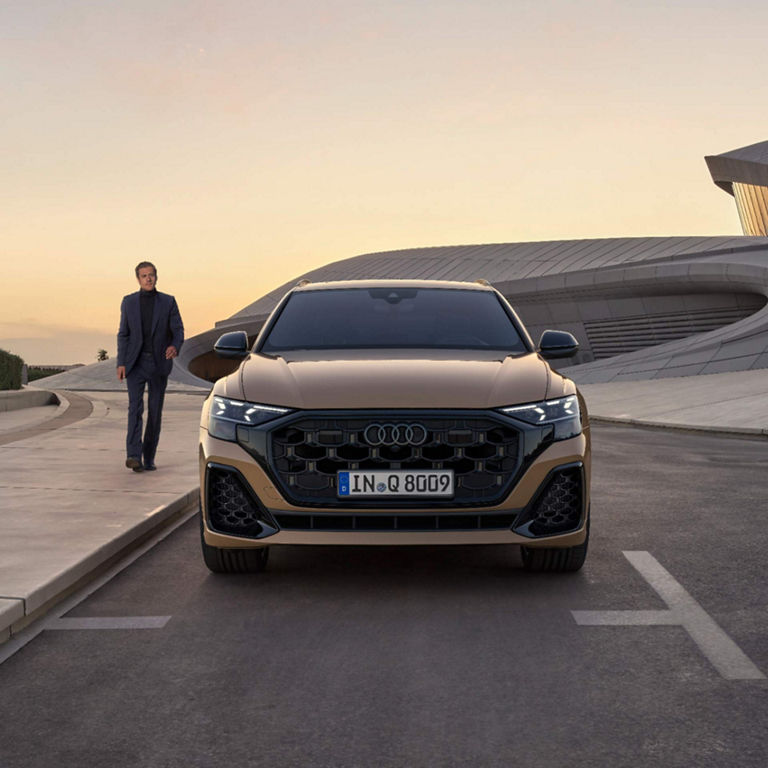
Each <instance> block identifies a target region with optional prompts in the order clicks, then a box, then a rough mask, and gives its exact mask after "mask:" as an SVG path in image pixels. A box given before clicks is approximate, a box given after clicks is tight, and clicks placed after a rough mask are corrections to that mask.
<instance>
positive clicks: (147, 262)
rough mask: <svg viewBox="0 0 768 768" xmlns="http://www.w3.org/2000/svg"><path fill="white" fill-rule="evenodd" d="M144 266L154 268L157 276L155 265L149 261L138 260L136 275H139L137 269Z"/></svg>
mask: <svg viewBox="0 0 768 768" xmlns="http://www.w3.org/2000/svg"><path fill="white" fill-rule="evenodd" d="M144 267H152V269H154V270H155V277H157V267H156V266H155V265H154V264H153V263H152V262H151V261H140V262H139V263H138V264H137V265H136V277H137V278H138V277H139V270H140V269H144Z"/></svg>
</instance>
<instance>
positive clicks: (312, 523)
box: [275, 512, 517, 532]
mask: <svg viewBox="0 0 768 768" xmlns="http://www.w3.org/2000/svg"><path fill="white" fill-rule="evenodd" d="M516 518H517V513H516V512H495V513H487V514H461V513H459V514H456V513H454V514H444V515H439V514H438V515H435V514H432V515H420V514H418V513H410V514H403V515H398V514H395V515H386V514H379V513H369V514H363V515H355V514H350V515H346V514H343V512H342V513H336V514H322V513H321V514H295V513H275V519H276V520H277V523H278V525H279V526H280V528H281V529H282V530H283V531H373V532H386V531H392V532H396V531H411V532H413V531H425V532H426V531H497V530H498V531H508V530H510V528H511V527H512V525H513V523H514V522H515V519H516Z"/></svg>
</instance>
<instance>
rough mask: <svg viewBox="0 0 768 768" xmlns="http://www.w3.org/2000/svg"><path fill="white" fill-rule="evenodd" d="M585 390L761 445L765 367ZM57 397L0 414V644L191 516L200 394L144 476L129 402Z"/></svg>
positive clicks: (167, 425)
mask: <svg viewBox="0 0 768 768" xmlns="http://www.w3.org/2000/svg"><path fill="white" fill-rule="evenodd" d="M41 384H42V382H41ZM581 389H582V392H583V393H584V396H585V398H586V400H587V405H588V408H589V410H590V415H591V418H592V419H593V420H595V421H598V422H599V421H609V422H618V423H628V424H636V425H641V426H655V427H665V428H676V429H686V430H704V431H708V432H723V433H732V434H738V435H752V436H755V437H764V436H768V397H766V393H767V392H768V370H758V371H746V372H739V373H723V374H712V375H709V376H693V377H686V378H677V379H658V380H650V381H636V382H622V383H605V384H588V385H584V386H583V387H582V388H581ZM54 394H55V395H56V398H57V401H58V402H54V403H51V404H47V405H38V402H39V400H37V399H34V398H32V399H30V400H29V402H30V405H29V407H25V408H19V409H11V408H8V409H4V410H0V531H2V535H1V536H0V643H2V642H4V641H6V640H8V639H9V638H10V637H11V636H13V635H14V634H16V633H18V632H19V631H21V630H22V629H23V628H24V627H25V626H27V625H28V624H30V623H31V622H32V621H34V620H35V619H37V618H39V617H40V616H42V615H44V614H45V613H46V611H48V610H49V609H50V608H51V607H53V606H54V605H55V604H56V603H58V602H60V601H61V600H63V599H64V598H65V597H67V596H68V595H69V594H71V593H72V592H73V591H75V590H77V589H78V588H80V587H81V586H83V585H84V584H85V583H87V582H88V581H89V580H91V579H93V578H95V577H96V576H97V575H98V574H100V573H102V572H103V571H104V570H106V569H107V568H108V567H109V566H110V565H112V564H113V563H114V562H116V561H117V560H118V559H120V558H121V557H123V556H124V555H125V554H126V553H127V552H129V551H130V550H131V549H133V548H135V547H136V546H138V545H139V544H140V543H141V542H143V541H144V540H146V539H147V538H148V537H149V536H151V535H153V533H155V532H156V531H157V530H158V529H160V528H162V527H163V526H167V525H170V524H171V523H173V522H175V521H177V520H178V519H179V518H181V517H184V516H186V515H190V514H192V513H193V511H194V510H195V509H196V508H197V496H198V475H197V440H198V420H199V414H200V407H201V405H202V401H203V393H202V392H201V393H196V394H189V393H184V392H178V391H176V392H174V391H171V392H168V393H167V395H166V400H165V408H164V411H163V430H162V435H161V439H160V446H159V449H158V454H157V457H156V458H157V466H158V470H157V471H156V472H142V473H136V472H132V471H130V470H127V469H126V468H125V466H124V462H125V448H124V446H125V421H126V410H127V397H126V395H125V394H124V393H121V392H107V391H91V392H82V391H81V392H78V393H73V392H70V391H64V390H56V391H55V392H54Z"/></svg>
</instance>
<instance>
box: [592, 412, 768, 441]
mask: <svg viewBox="0 0 768 768" xmlns="http://www.w3.org/2000/svg"><path fill="white" fill-rule="evenodd" d="M589 421H590V423H591V422H595V424H626V425H628V426H631V427H649V428H651V429H673V430H676V431H678V432H709V433H712V434H715V435H733V436H735V437H768V429H763V428H762V427H716V426H705V425H703V424H702V425H697V424H674V423H672V422H669V421H651V420H650V419H625V418H620V417H618V416H594V415H593V414H591V413H590V414H589Z"/></svg>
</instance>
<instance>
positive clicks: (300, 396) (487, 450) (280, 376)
mask: <svg viewBox="0 0 768 768" xmlns="http://www.w3.org/2000/svg"><path fill="white" fill-rule="evenodd" d="M214 349H215V350H216V353H217V354H218V355H220V356H222V357H225V358H230V359H233V360H242V362H240V364H239V367H237V370H235V371H234V372H233V373H231V374H230V375H228V376H225V377H224V378H221V379H219V380H218V381H217V382H216V383H215V385H214V386H213V389H212V391H211V393H210V394H209V396H208V398H207V399H206V400H205V403H204V405H203V409H202V417H201V424H200V488H201V515H200V523H201V543H202V551H203V558H204V561H205V563H206V565H207V566H208V567H209V568H210V569H211V570H212V571H214V572H255V571H260V570H262V569H263V568H264V567H265V566H266V563H267V559H268V555H269V547H271V546H272V545H279V544H335V545H339V544H349V545H374V544H375V545H381V544H388V545H389V544H391V545H413V544H415V545H434V544H451V545H456V544H513V545H518V546H520V547H521V553H522V562H523V565H524V567H525V568H527V569H529V570H536V571H541V570H546V571H576V570H578V569H579V568H580V567H581V566H582V564H583V563H584V559H585V557H586V553H587V542H588V535H589V482H590V438H589V424H588V418H587V410H586V407H585V404H584V400H583V398H582V396H581V395H580V393H579V392H578V390H577V388H576V385H575V384H574V383H573V381H571V380H570V379H568V378H566V377H565V376H562V375H560V374H559V373H557V372H556V371H555V370H553V369H552V368H551V367H550V365H549V363H548V362H547V361H548V360H549V359H555V358H564V357H570V356H572V355H573V354H574V353H575V352H576V350H577V349H578V343H577V342H576V340H575V339H574V337H573V336H571V335H570V334H569V333H565V332H563V331H545V332H544V333H543V334H542V337H541V339H540V341H539V343H538V345H535V344H534V343H533V342H532V340H531V338H530V337H529V335H528V333H527V331H526V330H525V328H524V327H523V325H522V323H521V322H520V320H519V319H518V317H517V315H516V314H515V312H514V311H513V309H512V308H511V307H510V305H509V304H508V303H507V301H506V300H505V299H504V297H503V296H502V295H501V294H500V293H499V292H498V291H496V290H495V289H494V288H493V287H491V286H490V285H489V284H488V283H486V282H485V281H478V282H476V283H462V282H444V281H431V280H367V281H358V280H354V281H353V280H350V281H339V282H327V283H316V284H312V283H307V282H306V281H304V282H302V283H300V284H299V285H298V286H296V287H295V288H293V289H292V290H291V291H289V292H288V293H287V294H286V296H285V297H284V298H283V299H282V300H281V301H280V303H279V304H278V306H277V307H276V308H275V310H274V312H273V313H272V314H271V316H270V317H269V319H268V320H267V322H266V323H265V325H264V326H263V328H262V330H261V332H260V333H259V335H258V337H257V338H256V340H255V342H254V344H253V345H252V346H251V345H250V344H249V341H248V337H247V335H246V333H245V332H244V331H232V332H229V333H226V334H224V335H223V336H222V337H221V338H220V339H219V340H218V342H217V343H216V345H215V347H214Z"/></svg>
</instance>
